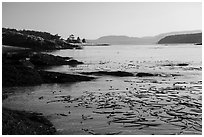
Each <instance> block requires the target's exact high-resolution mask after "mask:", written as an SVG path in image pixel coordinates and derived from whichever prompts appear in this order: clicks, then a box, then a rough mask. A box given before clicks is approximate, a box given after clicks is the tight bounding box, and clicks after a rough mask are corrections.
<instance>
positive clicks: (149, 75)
mask: <svg viewBox="0 0 204 137" xmlns="http://www.w3.org/2000/svg"><path fill="white" fill-rule="evenodd" d="M136 76H137V77H153V76H158V75H157V74H151V73H144V72H140V73H137V74H136Z"/></svg>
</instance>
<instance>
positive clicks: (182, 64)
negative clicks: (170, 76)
mask: <svg viewBox="0 0 204 137" xmlns="http://www.w3.org/2000/svg"><path fill="white" fill-rule="evenodd" d="M188 65H189V64H187V63H179V64H177V66H188Z"/></svg>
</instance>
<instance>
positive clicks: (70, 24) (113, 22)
mask: <svg viewBox="0 0 204 137" xmlns="http://www.w3.org/2000/svg"><path fill="white" fill-rule="evenodd" d="M2 27H6V28H15V29H29V30H37V31H46V32H50V33H52V34H59V35H60V36H62V38H67V37H68V36H69V35H70V34H74V35H75V36H79V37H81V38H86V39H96V38H99V37H101V36H105V35H127V36H130V37H143V36H154V35H158V34H160V33H166V32H172V31H185V30H201V29H202V4H201V3H199V2H195V3H193V2H164V3H161V2H144V3H141V2H132V3H131V2H117V3H116V2H106V3H105V2H103V3H99V2H97V3H94V2H84V3H82V2H77V3H71V2H64V3H63V2H44V3H42V2H33V3H31V2H27V3H23V2H3V4H2Z"/></svg>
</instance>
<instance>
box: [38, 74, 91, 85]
mask: <svg viewBox="0 0 204 137" xmlns="http://www.w3.org/2000/svg"><path fill="white" fill-rule="evenodd" d="M39 74H40V76H41V78H42V79H43V82H44V83H66V82H77V81H89V80H92V79H94V77H88V76H82V75H74V74H63V73H59V72H48V71H39Z"/></svg>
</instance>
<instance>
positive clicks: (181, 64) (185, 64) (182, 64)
mask: <svg viewBox="0 0 204 137" xmlns="http://www.w3.org/2000/svg"><path fill="white" fill-rule="evenodd" d="M188 65H189V64H188V63H178V64H173V63H172V64H165V65H162V66H188Z"/></svg>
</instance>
